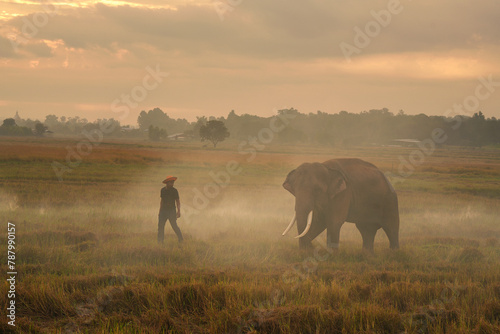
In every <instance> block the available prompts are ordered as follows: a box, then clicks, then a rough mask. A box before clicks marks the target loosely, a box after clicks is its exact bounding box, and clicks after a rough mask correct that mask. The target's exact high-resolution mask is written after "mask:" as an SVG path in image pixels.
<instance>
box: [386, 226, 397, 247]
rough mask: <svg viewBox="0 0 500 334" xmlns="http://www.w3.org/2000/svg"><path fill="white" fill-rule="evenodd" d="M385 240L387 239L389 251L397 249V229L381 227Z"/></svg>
mask: <svg viewBox="0 0 500 334" xmlns="http://www.w3.org/2000/svg"><path fill="white" fill-rule="evenodd" d="M383 229H384V232H385V234H387V238H389V244H390V246H389V247H390V248H391V249H399V233H398V230H397V229H394V228H388V227H383Z"/></svg>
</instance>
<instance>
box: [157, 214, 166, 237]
mask: <svg viewBox="0 0 500 334" xmlns="http://www.w3.org/2000/svg"><path fill="white" fill-rule="evenodd" d="M166 222H167V217H166V216H165V214H160V215H158V243H159V244H163V239H164V233H165V223H166Z"/></svg>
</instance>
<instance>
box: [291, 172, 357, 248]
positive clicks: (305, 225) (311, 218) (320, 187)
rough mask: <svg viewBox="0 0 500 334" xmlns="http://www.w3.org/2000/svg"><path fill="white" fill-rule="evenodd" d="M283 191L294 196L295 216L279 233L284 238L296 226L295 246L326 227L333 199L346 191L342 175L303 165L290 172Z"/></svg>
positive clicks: (310, 239)
mask: <svg viewBox="0 0 500 334" xmlns="http://www.w3.org/2000/svg"><path fill="white" fill-rule="evenodd" d="M283 187H284V188H285V189H286V190H288V191H289V192H290V193H291V194H292V195H294V196H295V215H294V217H293V219H292V221H291V222H290V224H289V225H288V227H287V228H286V230H285V231H284V232H283V235H285V234H286V233H287V232H288V231H289V230H290V229H291V228H292V226H293V225H294V223H295V222H297V230H298V233H299V235H298V236H297V237H296V238H299V239H300V240H299V244H300V246H301V247H306V246H309V245H310V243H311V241H312V240H313V239H314V238H315V237H316V236H317V235H318V234H320V233H321V232H322V231H323V230H325V228H327V227H328V224H329V221H331V217H330V216H331V215H333V214H335V213H334V212H332V209H334V207H333V205H332V203H333V202H334V201H335V198H336V197H337V196H339V195H340V194H342V193H345V191H346V190H347V184H346V179H345V177H344V176H343V174H342V173H341V172H340V171H338V170H335V169H332V168H330V167H328V166H327V165H325V164H323V163H304V164H302V165H300V166H299V167H298V168H297V169H295V170H293V171H291V172H290V173H289V174H288V176H287V178H286V180H285V182H284V183H283Z"/></svg>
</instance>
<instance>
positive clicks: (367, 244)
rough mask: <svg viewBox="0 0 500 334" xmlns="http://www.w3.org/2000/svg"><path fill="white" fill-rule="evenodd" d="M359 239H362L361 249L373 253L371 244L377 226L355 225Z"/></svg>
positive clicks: (373, 240)
mask: <svg viewBox="0 0 500 334" xmlns="http://www.w3.org/2000/svg"><path fill="white" fill-rule="evenodd" d="M356 227H357V228H358V230H359V232H360V233H361V237H362V238H363V249H366V250H368V251H370V252H373V244H374V242H375V234H377V230H378V229H379V226H377V225H376V224H356Z"/></svg>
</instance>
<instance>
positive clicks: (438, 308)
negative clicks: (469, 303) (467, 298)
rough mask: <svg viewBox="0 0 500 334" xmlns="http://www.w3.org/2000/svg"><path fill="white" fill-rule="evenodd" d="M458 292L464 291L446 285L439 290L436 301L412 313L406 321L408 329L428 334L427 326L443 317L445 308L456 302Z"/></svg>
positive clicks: (449, 284)
mask: <svg viewBox="0 0 500 334" xmlns="http://www.w3.org/2000/svg"><path fill="white" fill-rule="evenodd" d="M460 290H464V287H462V286H457V285H452V284H451V283H447V284H446V287H444V288H443V289H442V290H441V293H440V295H439V298H438V299H434V300H433V301H432V302H431V303H430V305H428V306H426V307H425V308H424V309H423V310H422V311H421V312H419V313H414V314H412V315H411V316H410V317H409V318H408V319H407V322H408V323H409V325H410V327H411V328H412V329H414V330H415V331H416V333H422V334H423V333H428V332H429V325H431V324H433V323H436V322H437V321H438V320H439V317H441V316H443V315H445V313H446V307H447V306H449V305H450V304H452V303H453V302H454V301H455V300H457V298H458V297H459V296H460Z"/></svg>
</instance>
